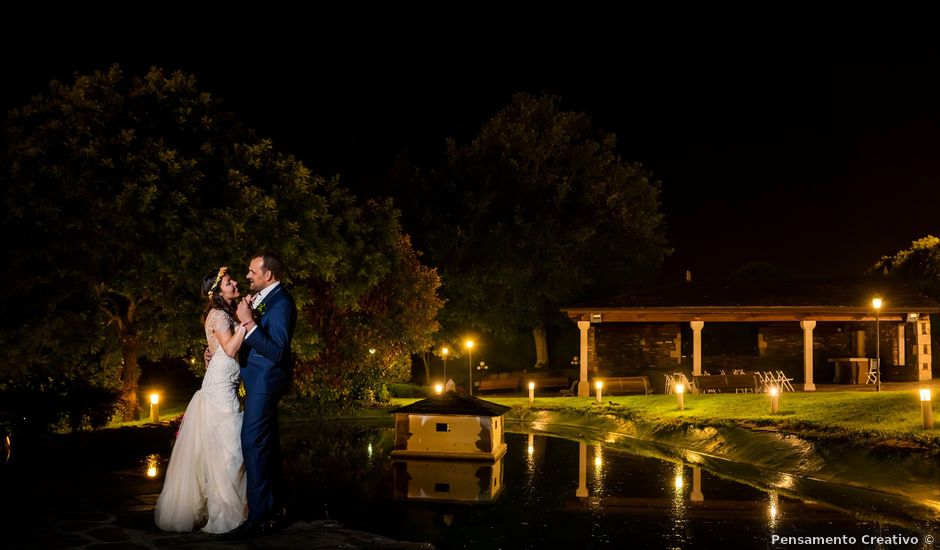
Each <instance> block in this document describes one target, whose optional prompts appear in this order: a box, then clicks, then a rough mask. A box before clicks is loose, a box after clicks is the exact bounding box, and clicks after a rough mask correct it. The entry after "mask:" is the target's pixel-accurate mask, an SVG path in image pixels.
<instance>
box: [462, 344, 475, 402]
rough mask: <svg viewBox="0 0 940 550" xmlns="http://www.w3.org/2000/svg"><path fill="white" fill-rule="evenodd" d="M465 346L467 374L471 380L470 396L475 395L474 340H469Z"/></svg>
mask: <svg viewBox="0 0 940 550" xmlns="http://www.w3.org/2000/svg"><path fill="white" fill-rule="evenodd" d="M464 346H466V347H467V374H468V375H469V379H470V382H469V386H470V395H473V340H471V339H469V338H467V341H466V342H464Z"/></svg>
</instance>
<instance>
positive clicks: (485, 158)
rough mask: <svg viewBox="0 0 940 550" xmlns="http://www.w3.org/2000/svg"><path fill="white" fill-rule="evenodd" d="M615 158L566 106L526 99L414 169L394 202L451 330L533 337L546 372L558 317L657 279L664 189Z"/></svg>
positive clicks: (612, 140) (601, 136) (605, 136)
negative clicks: (438, 291)
mask: <svg viewBox="0 0 940 550" xmlns="http://www.w3.org/2000/svg"><path fill="white" fill-rule="evenodd" d="M615 147H616V137H615V136H614V135H613V134H610V133H605V132H603V131H600V130H598V129H596V128H595V127H594V126H593V124H592V123H591V119H590V118H589V117H588V116H587V115H586V114H584V113H577V112H569V111H564V110H562V109H561V107H560V99H559V98H558V97H554V96H544V97H532V96H530V95H527V94H517V95H515V96H514V97H513V99H512V102H511V103H510V104H509V105H508V106H507V107H506V108H505V109H503V110H502V111H501V112H499V113H497V114H496V115H495V116H494V117H493V118H492V119H490V120H489V121H488V122H486V123H485V124H484V125H483V127H482V129H481V130H480V132H479V134H478V135H477V136H476V137H474V138H473V139H472V140H471V141H470V142H469V143H466V144H458V143H457V142H456V141H454V140H450V141H448V142H447V153H446V161H445V163H444V164H443V166H440V167H437V168H434V169H431V170H427V169H424V170H422V169H420V168H413V169H411V168H406V169H405V172H404V174H405V176H404V177H403V178H402V179H404V180H405V181H404V182H402V185H403V187H400V188H399V189H397V191H396V194H397V195H398V196H399V197H400V199H401V200H402V201H403V204H405V205H406V207H405V209H404V210H405V212H406V214H407V213H408V212H409V211H411V212H413V213H414V215H413V216H412V217H410V218H408V217H406V223H405V225H406V227H407V228H408V229H409V230H410V231H412V234H413V235H414V236H415V240H416V242H415V244H416V246H417V247H418V248H419V249H424V250H426V251H427V253H428V257H429V259H430V262H431V263H432V265H435V266H437V267H438V269H439V271H440V274H441V277H442V280H443V286H442V292H443V295H444V297H445V298H446V300H447V303H446V305H445V307H444V309H443V311H442V318H443V320H444V321H445V324H446V325H447V326H448V327H450V329H451V331H454V330H456V329H457V327H477V328H479V329H482V330H485V331H488V332H491V333H493V334H495V335H497V336H500V337H502V338H504V339H507V340H508V339H510V338H512V337H513V336H515V335H516V334H518V333H519V332H520V331H526V332H530V333H531V334H532V336H533V338H534V343H535V348H536V366H537V367H540V366H544V365H545V364H547V362H548V351H547V350H548V346H547V336H546V335H547V331H546V327H547V326H549V325H550V324H554V323H557V322H559V321H560V320H561V316H560V314H559V312H558V309H559V308H560V307H562V306H563V305H565V304H569V303H572V302H576V301H579V300H582V299H586V298H590V297H599V296H604V295H609V294H612V293H615V292H618V291H622V290H624V289H625V288H626V287H627V285H629V284H630V283H631V282H634V281H636V280H638V279H640V278H642V277H644V276H647V275H649V274H651V273H654V272H655V271H657V270H658V269H659V267H660V266H661V263H662V260H663V257H664V254H665V253H666V249H665V236H664V221H663V215H662V214H661V213H660V207H659V184H658V183H657V182H655V181H654V180H653V178H652V175H651V174H650V173H649V172H648V171H647V170H646V169H644V168H643V167H642V166H641V165H640V164H637V163H634V162H628V161H625V160H623V159H622V158H621V157H620V156H619V155H618V154H617V152H616V150H615ZM399 169H401V168H399ZM399 173H401V172H399ZM419 237H420V239H419Z"/></svg>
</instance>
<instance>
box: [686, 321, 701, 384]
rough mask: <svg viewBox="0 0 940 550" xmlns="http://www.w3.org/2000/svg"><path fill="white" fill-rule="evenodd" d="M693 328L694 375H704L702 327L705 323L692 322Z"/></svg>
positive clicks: (690, 324)
mask: <svg viewBox="0 0 940 550" xmlns="http://www.w3.org/2000/svg"><path fill="white" fill-rule="evenodd" d="M689 326H690V327H692V375H693V376H701V375H702V327H704V326H705V321H691V322H690V323H689Z"/></svg>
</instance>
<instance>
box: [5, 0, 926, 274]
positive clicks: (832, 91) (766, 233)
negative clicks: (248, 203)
mask: <svg viewBox="0 0 940 550" xmlns="http://www.w3.org/2000/svg"><path fill="white" fill-rule="evenodd" d="M238 15H239V14H236V16H232V17H231V18H230V20H226V21H217V22H213V23H207V22H206V21H207V20H198V21H197V20H188V19H185V18H183V17H182V16H174V17H170V18H167V19H166V20H163V19H161V18H159V17H158V18H156V21H157V22H162V23H164V24H165V26H163V27H160V26H155V27H152V28H147V29H140V28H127V29H126V30H122V31H116V30H114V29H116V28H122V27H120V26H118V25H109V24H103V23H98V24H91V25H88V24H86V23H81V24H78V23H76V21H74V20H72V21H69V20H68V18H63V19H62V20H61V21H59V22H57V23H54V24H53V23H50V22H46V21H43V22H41V23H37V22H36V20H32V23H31V24H26V25H25V28H19V29H12V28H11V26H10V20H11V19H10V17H6V18H5V19H6V22H5V23H4V26H5V27H6V29H5V30H6V31H7V32H6V33H4V37H3V38H0V46H2V48H3V52H2V54H0V57H2V64H3V65H2V69H3V74H4V75H5V76H4V80H5V82H6V84H5V85H4V87H3V90H2V94H0V106H2V107H3V109H4V110H6V109H7V108H9V107H11V106H14V105H17V104H20V103H23V102H24V101H25V100H26V98H28V97H29V96H30V95H32V94H34V93H36V92H39V91H41V90H43V89H44V88H45V86H46V84H47V83H48V81H49V80H51V79H52V78H67V77H68V76H69V75H70V74H71V72H72V71H75V70H80V71H87V70H90V69H94V68H102V67H106V66H108V65H109V64H110V63H113V62H120V63H121V64H122V65H123V66H124V67H125V68H126V69H127V70H128V72H139V71H141V70H143V69H145V68H146V67H147V66H149V65H154V64H155V65H160V66H164V67H167V68H182V69H184V70H187V71H190V72H193V73H195V74H196V76H197V77H198V78H199V79H200V81H201V82H202V85H203V87H204V88H205V89H207V90H209V91H210V92H212V93H213V94H215V95H217V96H219V97H221V98H223V99H224V100H226V103H227V104H228V105H229V107H230V108H231V109H233V110H234V111H235V112H236V113H237V114H239V115H240V116H241V118H243V119H244V120H246V121H247V122H248V123H249V125H251V126H254V127H256V128H258V129H259V130H260V131H261V133H262V134H265V135H269V136H271V137H272V138H274V140H275V143H276V145H278V146H279V148H281V149H282V150H286V151H289V152H293V153H295V154H297V155H298V156H299V157H300V158H301V159H303V160H304V162H305V163H306V164H308V165H309V166H311V167H312V168H313V169H314V170H315V171H316V172H318V173H320V174H323V175H332V174H335V173H339V174H341V176H342V178H343V179H344V180H345V181H347V183H348V184H349V185H350V186H351V187H353V188H354V189H356V190H358V191H359V192H364V190H367V189H379V188H381V187H382V185H383V181H384V178H385V174H386V171H387V169H388V167H389V166H390V165H391V163H392V161H393V159H394V158H395V156H396V155H397V154H399V153H401V152H403V151H408V152H409V153H411V154H412V155H414V156H417V157H419V158H420V157H426V156H429V155H433V154H437V153H439V152H440V150H441V147H442V146H443V139H444V138H445V137H448V136H454V137H457V138H458V139H460V138H466V137H468V136H469V135H471V134H472V133H473V131H474V130H475V129H477V128H478V127H479V125H480V124H481V123H482V122H483V121H484V120H486V119H487V118H488V117H489V116H491V115H492V114H494V113H495V112H496V111H497V110H498V109H499V108H501V107H502V106H503V105H505V104H506V103H507V102H508V101H509V98H510V95H511V94H512V93H513V92H515V91H528V92H532V93H540V92H551V93H555V94H558V95H560V96H561V97H562V99H563V106H565V107H567V108H570V109H575V110H583V111H586V112H587V113H589V114H590V115H591V116H592V118H593V120H594V122H595V124H596V125H597V126H599V127H601V128H603V129H605V130H608V131H612V132H614V133H616V134H617V136H618V138H619V149H620V152H621V154H622V155H623V156H624V157H625V158H627V159H630V160H638V161H641V162H643V163H644V164H645V165H646V166H647V167H648V168H650V169H651V170H652V171H653V172H654V174H655V175H656V177H657V179H659V180H661V181H662V188H663V195H662V201H663V210H664V211H665V213H666V216H667V223H668V226H669V241H670V246H672V247H673V248H674V249H675V253H674V255H673V257H671V258H670V259H669V260H667V263H666V270H665V273H666V276H667V277H670V278H672V277H678V276H679V274H681V273H683V272H684V270H686V269H691V270H692V271H693V274H695V275H696V276H709V275H720V274H722V273H725V272H727V271H729V270H731V269H734V268H735V267H738V266H740V265H742V264H744V263H746V262H748V261H753V260H760V261H768V262H771V263H773V264H776V265H778V266H780V267H782V268H784V269H787V270H789V271H791V272H794V273H797V274H802V275H853V274H857V273H859V272H860V271H861V270H863V269H864V268H865V267H867V266H869V265H871V264H872V263H873V262H874V261H875V260H877V259H878V258H879V257H880V256H881V255H883V254H889V253H893V252H895V251H897V250H898V249H901V248H904V247H906V246H908V245H909V244H910V242H911V241H912V240H914V239H917V238H920V237H922V236H925V235H927V234H935V235H936V234H938V233H940V224H938V219H940V218H938V206H940V185H938V181H940V155H938V154H937V152H938V150H940V106H938V102H940V71H938V69H940V25H938V21H937V19H936V18H934V17H931V16H925V15H924V14H918V13H914V12H910V13H899V14H885V13H883V12H878V13H874V14H867V15H866V14H862V15H858V14H845V13H842V14H838V15H832V16H830V15H822V14H818V13H813V14H805V13H794V14H780V13H777V14H773V16H768V15H759V14H741V13H737V14H735V18H728V17H724V15H726V14H714V13H709V14H707V15H702V16H696V15H694V14H689V15H686V16H684V17H683V18H682V19H681V20H678V19H669V18H665V17H661V16H660V17H652V18H648V19H646V18H643V17H640V16H633V17H629V18H624V16H620V17H619V18H616V19H613V20H612V19H611V18H613V14H605V13H595V14H591V15H590V16H584V17H560V18H559V19H558V20H554V21H550V22H546V21H536V20H532V21H526V25H525V26H520V23H519V21H512V22H510V21H507V22H504V23H493V22H492V21H488V20H486V19H485V18H484V17H483V16H481V15H480V14H476V16H473V15H472V14H471V15H470V16H468V17H465V18H463V17H461V18H456V19H455V18H453V17H452V18H450V19H449V21H450V22H452V23H453V22H454V21H456V20H458V19H459V20H461V22H462V23H463V24H465V25H466V28H467V29H468V30H456V29H446V30H434V31H432V30H428V29H431V28H439V27H437V26H434V25H425V24H420V23H416V22H415V21H417V20H418V19H417V18H415V19H414V20H412V21H411V22H410V23H408V24H393V23H392V22H391V21H389V22H388V23H387V24H384V23H382V24H379V23H373V24H370V25H367V24H361V25H360V24H358V23H357V24H356V25H350V24H348V23H347V24H346V25H339V24H334V23H335V22H334V21H331V20H328V19H326V18H323V19H317V18H300V16H299V15H298V14H289V13H287V14H279V15H278V16H276V17H275V16H272V15H270V14H269V15H265V16H254V15H253V14H240V15H248V16H250V17H245V18H242V19H241V20H238V17H237V16H238ZM433 15H434V14H423V15H422V18H424V17H429V16H433ZM742 18H744V19H742ZM598 21H608V24H605V25H603V28H602V27H597V26H596V25H597V22H598ZM611 21H612V22H611ZM742 21H746V24H744V23H742ZM152 22H154V21H151V23H152ZM285 22H287V23H285ZM259 29H265V30H259ZM520 29H521V30H520ZM13 31H19V32H13Z"/></svg>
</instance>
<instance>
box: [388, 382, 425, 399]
mask: <svg viewBox="0 0 940 550" xmlns="http://www.w3.org/2000/svg"><path fill="white" fill-rule="evenodd" d="M386 387H387V389H388V395H389V397H427V396H428V390H427V388H425V387H424V386H418V385H416V384H388V385H387V386H386Z"/></svg>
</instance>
